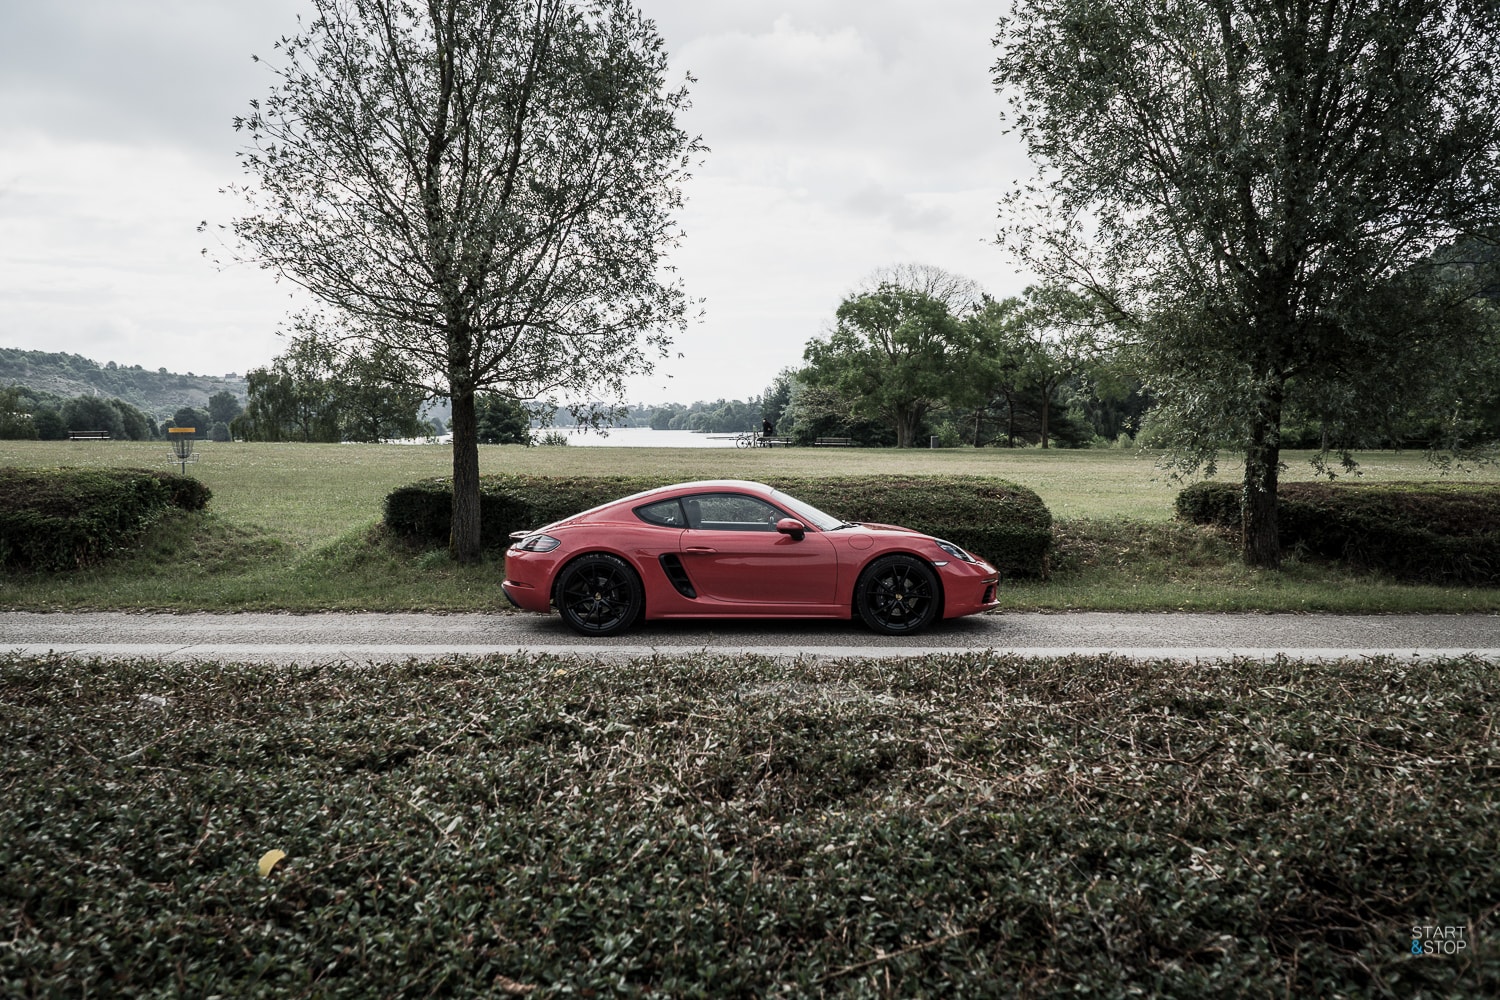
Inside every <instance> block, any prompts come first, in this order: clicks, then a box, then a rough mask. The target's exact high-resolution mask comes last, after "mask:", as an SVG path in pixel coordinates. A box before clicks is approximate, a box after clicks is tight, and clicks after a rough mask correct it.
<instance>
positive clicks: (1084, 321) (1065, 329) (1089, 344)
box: [1007, 285, 1108, 448]
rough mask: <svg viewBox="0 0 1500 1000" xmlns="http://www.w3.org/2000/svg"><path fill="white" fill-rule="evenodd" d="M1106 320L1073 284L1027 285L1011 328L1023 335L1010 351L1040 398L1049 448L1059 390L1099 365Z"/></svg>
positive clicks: (1043, 435)
mask: <svg viewBox="0 0 1500 1000" xmlns="http://www.w3.org/2000/svg"><path fill="white" fill-rule="evenodd" d="M1106 327H1107V321H1105V320H1102V319H1101V318H1100V316H1099V310H1098V309H1096V308H1095V307H1094V304H1093V303H1092V302H1090V301H1089V300H1088V299H1087V298H1085V297H1084V296H1082V295H1079V294H1078V293H1076V292H1073V291H1072V290H1070V289H1068V288H1062V287H1058V286H1056V285H1051V286H1039V287H1032V288H1028V289H1026V294H1025V297H1024V302H1023V306H1022V308H1021V313H1020V316H1019V322H1018V323H1016V324H1014V325H1013V326H1010V327H1008V328H1007V329H1009V330H1011V331H1012V332H1013V333H1014V334H1015V335H1017V336H1018V337H1019V339H1020V342H1019V343H1018V344H1016V345H1014V353H1013V354H1012V355H1011V356H1012V357H1014V358H1016V359H1017V360H1018V361H1019V363H1020V371H1019V373H1018V374H1019V376H1020V379H1021V381H1022V382H1023V383H1024V384H1027V385H1029V387H1030V388H1031V389H1032V391H1033V392H1034V393H1035V394H1036V397H1037V399H1038V400H1039V401H1040V403H1041V406H1040V411H1041V414H1040V415H1041V432H1040V433H1041V446H1042V447H1043V448H1046V447H1047V444H1048V432H1049V429H1050V424H1051V419H1052V407H1053V404H1054V402H1055V401H1056V397H1057V394H1058V391H1059V390H1060V389H1062V387H1063V386H1064V385H1066V384H1067V383H1068V382H1069V381H1070V380H1072V379H1075V378H1077V377H1078V375H1080V374H1081V373H1083V372H1085V371H1087V370H1090V369H1092V368H1095V367H1097V366H1098V364H1099V362H1100V359H1101V357H1102V355H1103V354H1104V350H1105V347H1104V339H1105V338H1106V337H1107V334H1108V330H1107V329H1105V328H1106Z"/></svg>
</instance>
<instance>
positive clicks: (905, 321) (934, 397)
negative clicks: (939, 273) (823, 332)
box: [803, 282, 968, 448]
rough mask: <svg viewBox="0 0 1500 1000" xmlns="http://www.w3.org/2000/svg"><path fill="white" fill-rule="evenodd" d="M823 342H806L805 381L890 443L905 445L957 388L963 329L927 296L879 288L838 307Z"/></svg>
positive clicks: (961, 366) (888, 286) (960, 375)
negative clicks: (886, 434)
mask: <svg viewBox="0 0 1500 1000" xmlns="http://www.w3.org/2000/svg"><path fill="white" fill-rule="evenodd" d="M836 315H837V325H836V326H835V328H834V330H833V332H832V334H830V335H829V337H828V339H827V340H823V339H821V338H815V339H813V340H812V341H811V342H809V343H808V345H807V349H806V350H805V351H804V352H803V357H804V358H805V359H806V360H807V363H808V367H807V371H806V377H807V380H808V381H809V383H811V384H813V385H820V386H824V387H827V388H831V389H833V390H835V391H836V392H837V393H838V394H840V395H841V396H843V397H846V398H848V399H851V400H853V401H854V413H855V415H860V416H879V417H881V418H882V419H884V420H886V421H887V422H888V423H889V424H890V425H891V427H892V429H893V430H894V431H895V434H896V444H897V446H898V447H901V448H910V447H912V446H913V445H914V444H915V443H916V441H917V438H918V435H919V432H920V429H921V427H922V422H923V419H924V418H925V417H926V415H927V412H928V411H929V410H931V409H932V408H933V407H934V406H936V405H938V404H940V403H942V402H944V401H945V400H947V399H948V398H949V397H950V396H951V395H953V394H955V393H958V392H961V391H962V390H963V377H964V376H963V371H964V363H963V362H964V360H965V359H964V358H963V352H964V351H965V349H966V347H967V343H968V342H967V340H966V337H965V330H964V328H963V326H962V325H961V324H960V323H959V321H958V320H957V319H955V318H954V316H953V314H952V312H951V311H950V310H949V308H948V306H947V305H946V304H945V303H944V302H943V301H942V300H941V299H939V298H937V297H935V296H934V295H932V294H929V293H928V292H925V291H921V290H917V289H912V288H906V287H902V286H900V285H894V284H890V283H888V282H882V283H881V284H879V285H878V286H877V287H876V288H875V289H874V290H873V291H868V292H863V293H859V294H856V295H852V296H850V297H849V298H847V299H845V300H844V301H843V303H841V304H840V305H839V308H838V312H837V314H836Z"/></svg>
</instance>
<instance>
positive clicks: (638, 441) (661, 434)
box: [385, 427, 734, 448]
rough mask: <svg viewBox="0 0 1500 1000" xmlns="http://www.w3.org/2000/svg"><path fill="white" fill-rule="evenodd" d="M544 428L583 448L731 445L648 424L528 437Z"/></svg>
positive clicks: (444, 440)
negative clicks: (600, 430)
mask: <svg viewBox="0 0 1500 1000" xmlns="http://www.w3.org/2000/svg"><path fill="white" fill-rule="evenodd" d="M548 430H557V431H561V432H562V433H564V434H566V435H567V436H568V444H569V445H571V446H576V447H583V448H733V447H734V435H733V434H699V433H698V432H697V431H653V430H652V429H651V428H649V427H615V428H612V429H611V430H610V432H609V434H608V436H605V435H603V434H600V433H599V432H598V431H587V432H585V431H580V430H577V429H576V428H572V427H556V428H543V429H540V430H538V429H537V428H532V430H531V437H532V440H534V441H536V440H540V439H541V437H542V435H543V434H546V433H547V432H548ZM385 443H386V444H452V443H453V435H452V434H444V435H443V436H442V437H437V438H406V439H404V440H395V441H386V442H385Z"/></svg>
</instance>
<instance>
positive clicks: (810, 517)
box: [771, 490, 848, 531]
mask: <svg viewBox="0 0 1500 1000" xmlns="http://www.w3.org/2000/svg"><path fill="white" fill-rule="evenodd" d="M771 499H772V500H774V501H776V502H777V503H778V504H780V505H781V506H783V507H785V508H787V509H788V510H790V511H791V512H792V513H793V514H795V515H797V516H798V517H799V518H801V519H802V520H803V521H805V522H806V523H808V524H810V525H812V526H813V527H814V528H817V529H818V530H819V531H833V530H834V529H835V528H843V527H846V526H847V525H848V522H847V521H840V520H839V519H838V518H836V517H833V516H831V515H828V514H825V513H823V512H822V511H821V510H819V509H818V508H816V507H814V506H813V505H812V504H808V503H803V502H802V501H801V500H798V499H797V498H796V497H789V496H787V495H786V494H785V493H783V492H781V491H780V490H772V491H771Z"/></svg>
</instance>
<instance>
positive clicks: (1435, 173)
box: [995, 0, 1500, 566]
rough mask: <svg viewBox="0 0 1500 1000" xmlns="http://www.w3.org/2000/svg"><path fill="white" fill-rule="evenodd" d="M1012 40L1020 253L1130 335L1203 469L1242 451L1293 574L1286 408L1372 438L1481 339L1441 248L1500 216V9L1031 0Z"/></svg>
mask: <svg viewBox="0 0 1500 1000" xmlns="http://www.w3.org/2000/svg"><path fill="white" fill-rule="evenodd" d="M996 44H997V46H998V47H999V57H998V61H997V63H996V66H995V82H996V85H997V87H998V88H999V89H1000V90H1001V92H1002V93H1004V94H1006V95H1008V96H1009V98H1010V101H1011V109H1012V113H1011V116H1010V121H1011V124H1012V125H1013V126H1014V127H1015V129H1016V130H1017V131H1018V132H1019V134H1020V137H1021V139H1022V141H1023V143H1024V144H1025V146H1026V147H1027V149H1028V151H1029V153H1030V155H1031V156H1032V158H1033V160H1034V161H1035V162H1036V163H1037V164H1038V165H1039V169H1040V175H1039V181H1038V183H1037V184H1035V185H1033V186H1032V187H1031V188H1030V190H1029V191H1028V190H1024V189H1023V190H1022V191H1021V192H1018V195H1017V197H1016V198H1015V199H1013V200H1012V202H1011V204H1010V206H1009V207H1010V213H1009V215H1008V221H1007V223H1006V228H1005V230H1004V232H1003V233H1002V236H1003V238H1004V240H1005V241H1006V242H1007V243H1009V244H1010V245H1012V246H1013V247H1015V248H1016V249H1017V251H1018V252H1019V253H1020V254H1021V255H1022V257H1023V258H1024V259H1025V260H1026V261H1027V262H1028V263H1029V264H1030V265H1031V266H1032V267H1033V268H1034V269H1035V270H1037V271H1039V272H1041V273H1042V274H1044V275H1046V276H1047V277H1048V278H1049V279H1054V280H1059V281H1066V282H1071V283H1073V284H1074V285H1076V286H1077V287H1080V288H1082V289H1084V290H1086V291H1087V292H1088V293H1089V294H1090V295H1092V296H1093V297H1094V298H1095V300H1096V301H1097V302H1098V303H1100V304H1101V305H1103V306H1104V307H1105V308H1107V309H1108V310H1110V311H1111V312H1112V314H1113V315H1114V316H1115V318H1116V319H1117V320H1118V321H1119V322H1120V323H1121V324H1122V325H1123V326H1124V327H1126V328H1127V329H1128V330H1129V331H1130V332H1131V333H1132V334H1133V335H1134V338H1135V340H1136V345H1135V346H1136V347H1137V348H1138V354H1137V357H1139V358H1140V360H1141V369H1142V375H1143V377H1144V378H1145V380H1146V383H1147V386H1148V388H1149V389H1150V390H1151V391H1152V392H1154V393H1155V394H1156V395H1157V397H1158V398H1159V399H1160V400H1161V404H1160V407H1159V411H1158V412H1159V413H1160V414H1161V415H1163V416H1164V417H1167V418H1169V420H1168V421H1167V422H1168V425H1169V426H1170V428H1171V429H1172V432H1173V434H1174V435H1175V438H1174V443H1175V445H1176V453H1177V456H1178V458H1179V460H1180V461H1181V463H1182V465H1183V466H1184V467H1186V468H1197V467H1199V466H1201V465H1204V464H1207V465H1208V467H1209V468H1210V469H1211V468H1212V464H1213V461H1214V458H1215V456H1216V454H1217V451H1218V449H1220V448H1221V447H1224V446H1229V447H1232V448H1234V449H1236V450H1241V451H1243V452H1244V455H1245V473H1244V506H1243V524H1244V531H1243V549H1244V555H1245V558H1246V561H1247V562H1249V563H1250V564H1252V565H1260V566H1274V565H1276V564H1278V562H1279V558H1280V545H1279V533H1278V530H1277V523H1276V492H1277V484H1278V476H1279V471H1280V468H1281V446H1280V442H1281V426H1282V421H1283V419H1284V417H1285V415H1286V414H1287V413H1288V412H1290V411H1292V410H1294V409H1295V410H1297V411H1299V412H1304V413H1315V414H1317V415H1318V416H1319V418H1320V419H1321V420H1322V421H1323V423H1324V426H1325V427H1327V428H1329V431H1330V438H1331V439H1332V440H1337V441H1343V442H1357V441H1358V438H1359V436H1360V434H1361V433H1362V429H1364V428H1368V427H1371V426H1375V425H1379V424H1381V423H1383V422H1385V421H1387V420H1388V419H1389V417H1390V416H1391V415H1392V414H1395V413H1399V412H1401V411H1402V400H1403V399H1408V398H1411V397H1412V396H1413V394H1417V393H1420V392H1422V391H1424V390H1425V388H1426V387H1427V386H1426V385H1425V384H1424V383H1428V382H1430V376H1432V375H1433V374H1434V372H1436V371H1438V370H1440V369H1441V367H1442V364H1441V362H1442V359H1443V358H1445V357H1449V358H1451V357H1453V356H1455V355H1460V354H1462V352H1463V351H1464V343H1463V338H1464V337H1465V336H1466V335H1467V332H1468V331H1469V330H1470V329H1471V327H1470V321H1471V320H1472V318H1473V315H1474V313H1473V312H1472V310H1470V309H1469V300H1470V297H1471V295H1472V294H1473V291H1474V288H1473V286H1472V283H1469V282H1465V281H1463V280H1455V277H1454V271H1453V269H1452V268H1451V267H1441V266H1439V265H1440V264H1441V263H1442V262H1443V260H1444V255H1443V254H1442V253H1441V252H1440V251H1441V249H1442V248H1443V247H1445V246H1450V245H1454V244H1457V243H1458V242H1460V241H1461V240H1462V239H1463V237H1464V235H1465V234H1466V233H1477V232H1481V231H1485V230H1486V229H1489V231H1493V228H1492V227H1493V226H1494V225H1495V223H1496V222H1497V221H1500V214H1497V208H1500V198H1497V196H1500V189H1497V178H1500V173H1497V157H1500V119H1497V116H1496V114H1495V109H1496V107H1500V4H1496V3H1495V2H1493V0H1164V2H1163V0H1020V2H1019V3H1018V4H1017V6H1016V9H1015V11H1014V14H1013V16H1012V17H1011V18H1010V19H1008V20H1006V21H1005V22H1003V24H1002V28H1001V33H1000V36H999V38H998V39H997V40H996ZM1033 196H1034V197H1033ZM1034 209H1040V211H1034Z"/></svg>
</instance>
